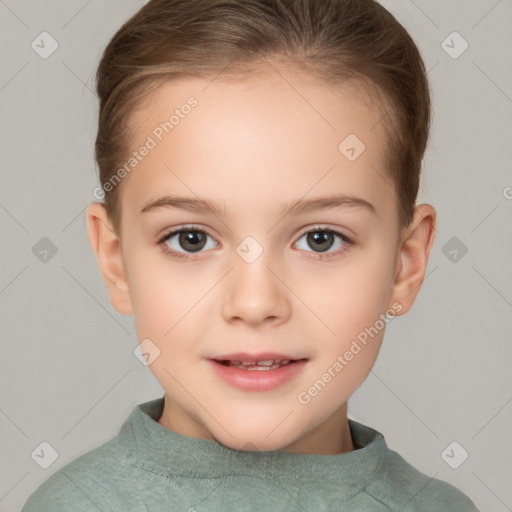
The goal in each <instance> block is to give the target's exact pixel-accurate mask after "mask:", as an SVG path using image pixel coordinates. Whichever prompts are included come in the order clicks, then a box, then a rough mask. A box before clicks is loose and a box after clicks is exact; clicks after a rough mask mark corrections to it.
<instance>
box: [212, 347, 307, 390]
mask: <svg viewBox="0 0 512 512" xmlns="http://www.w3.org/2000/svg"><path fill="white" fill-rule="evenodd" d="M207 360H208V362H209V363H210V368H211V369H212V370H213V372H214V375H216V376H217V377H219V378H220V379H221V380H222V381H223V382H224V383H226V384H228V385H229V386H230V387H234V388H237V389H239V390H242V391H260V392H261V391H271V390H273V389H276V388H279V387H280V386H283V385H285V384H286V383H287V382H289V381H292V380H293V379H295V378H297V377H298V376H299V375H300V374H301V373H302V371H303V370H304V368H305V367H306V364H307V362H308V359H307V358H303V357H302V358H301V357H297V356H292V355H289V354H276V353H275V352H261V353H258V354H247V353H237V354H223V355H219V356H215V357H210V358H208V359H207Z"/></svg>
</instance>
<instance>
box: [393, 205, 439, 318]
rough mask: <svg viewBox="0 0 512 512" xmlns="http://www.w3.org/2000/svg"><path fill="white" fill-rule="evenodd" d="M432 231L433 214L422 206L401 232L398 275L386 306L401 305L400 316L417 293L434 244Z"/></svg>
mask: <svg viewBox="0 0 512 512" xmlns="http://www.w3.org/2000/svg"><path fill="white" fill-rule="evenodd" d="M435 229H436V211H435V210H434V208H432V206H430V205H428V204H422V205H419V206H417V207H416V209H415V212H414V218H413V220H412V222H411V224H410V226H407V228H404V230H403V235H402V242H401V247H400V249H399V254H398V265H397V268H398V272H397V274H396V276H395V280H394V284H393V289H392V293H391V299H390V303H389V304H390V305H391V304H393V303H396V302H399V303H400V304H401V305H402V309H401V310H400V313H399V314H400V315H403V314H404V313H407V311H409V309H410V308H411V306H412V305H413V303H414V300H415V299H416V296H417V295H418V292H419V291H420V288H421V284H422V282H423V279H424V278H425V271H426V268H427V264H428V257H429V255H430V250H431V248H432V245H433V243H434V238H435Z"/></svg>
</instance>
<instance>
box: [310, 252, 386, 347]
mask: <svg viewBox="0 0 512 512" xmlns="http://www.w3.org/2000/svg"><path fill="white" fill-rule="evenodd" d="M393 262H394V259H393V254H392V252H391V251H390V250H389V247H387V248H384V247H382V246H380V247H379V246H377V245H375V247H373V249H372V250H365V251H362V250H360V251H357V253H353V254H352V255H351V256H350V258H346V259H345V261H341V262H340V264H339V266H338V267H337V268H336V269H334V266H333V267H330V268H329V267H328V266H326V267H324V269H323V270H322V271H316V272H315V275H314V276H312V275H311V273H304V274H303V275H305V276H307V277H303V278H302V279H303V283H304V289H303V292H302V293H303V294H307V297H309V298H310V300H311V309H312V310H313V311H314V312H315V313H317V314H318V316H319V317H320V318H321V319H322V320H323V321H324V322H325V324H326V325H327V326H328V327H329V328H330V331H334V335H333V333H332V332H331V334H330V335H331V337H332V338H333V340H334V336H336V338H337V339H338V340H339V341H340V342H341V343H342V344H343V343H345V342H346V341H347V340H349V339H352V338H353V337H355V336H357V335H358V334H359V332H361V330H364V329H365V328H366V327H369V326H371V325H373V324H374V323H375V322H376V321H377V320H378V319H379V318H380V315H381V313H385V311H386V309H387V305H388V300H389V295H390V292H391V286H392V275H393ZM313 284H314V286H313ZM306 288H307V290H308V291H306ZM326 335H327V336H329V331H328V330H326Z"/></svg>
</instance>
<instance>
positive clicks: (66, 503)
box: [21, 438, 126, 512]
mask: <svg viewBox="0 0 512 512" xmlns="http://www.w3.org/2000/svg"><path fill="white" fill-rule="evenodd" d="M123 466H126V462H125V461H124V457H123V453H122V450H121V447H120V446H118V440H117V438H113V439H111V440H109V441H107V442H106V443H104V444H102V445H101V446H98V447H97V448H94V449H93V450H91V451H89V452H87V453H85V454H83V455H81V456H80V457H78V458H76V459H75V460H73V461H71V462H70V463H68V464H67V465H65V466H63V467H62V468H60V469H58V470H57V471H56V472H55V473H53V474H52V475H51V476H50V477H49V478H48V479H47V480H45V481H44V482H43V483H42V484H41V485H40V486H39V487H38V488H37V489H36V490H35V491H34V492H33V493H32V494H31V495H30V497H29V498H28V500H27V501H26V502H25V504H24V506H23V508H22V511H21V512H36V511H37V512H50V511H51V512H64V511H66V512H68V511H73V512H93V511H94V512H98V511H99V510H101V511H105V512H107V511H112V510H113V509H112V506H111V503H109V500H108V498H107V493H106V489H107V488H108V487H109V484H110V486H111V482H109V480H111V479H112V476H113V475H119V472H120V471H121V472H122V468H123Z"/></svg>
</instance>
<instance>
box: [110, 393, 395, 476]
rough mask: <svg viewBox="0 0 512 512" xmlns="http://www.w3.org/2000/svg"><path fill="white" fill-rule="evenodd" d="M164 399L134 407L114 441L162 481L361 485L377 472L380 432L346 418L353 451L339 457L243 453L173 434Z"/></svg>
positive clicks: (381, 442) (382, 446)
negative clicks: (163, 420) (244, 478)
mask: <svg viewBox="0 0 512 512" xmlns="http://www.w3.org/2000/svg"><path fill="white" fill-rule="evenodd" d="M163 406H164V398H163V397H162V398H157V399H154V400H151V401H149V402H145V403H142V404H139V405H137V406H136V407H135V408H134V409H133V411H132V412H131V414H130V416H129V417H128V418H127V420H126V421H125V422H124V423H123V425H122V426H121V429H120V431H119V435H118V441H119V442H120V443H121V446H122V448H123V450H124V452H125V454H126V456H127V457H128V459H129V460H130V461H131V462H132V463H134V464H136V465H138V466H140V467H142V468H144V469H147V470H150V471H153V472H156V473H160V474H162V475H166V476H171V475H175V476H185V477H194V478H214V477H225V476H229V475H234V474H237V475H248V476H258V477H261V476H263V475H268V476H271V477H284V478H290V479H307V480H309V481H311V480H315V479H317V480H323V479H326V478H327V479H332V478H333V477H334V476H335V477H336V478H337V479H338V480H339V481H340V482H343V483H345V484H349V483H350V482H356V481H357V482H358V483H359V484H361V483H363V481H364V480H367V479H368V478H370V477H372V475H373V474H374V473H375V472H376V471H377V470H378V467H379V464H380V461H381V459H382V457H383V455H384V454H385V453H386V451H388V447H387V445H386V441H385V439H384V437H383V436H382V434H381V433H379V432H377V431H376V430H374V429H372V428H370V427H368V426H366V425H363V424H362V423H359V422H356V421H354V420H352V419H350V418H349V420H348V422H349V428H350V432H351V435H352V440H353V442H354V444H355V446H356V449H355V450H354V451H352V452H348V453H342V454H338V455H313V454H299V453H289V452H282V451H268V452H257V451H256V452H246V451H239V450H233V449H231V448H228V447H227V446H224V445H222V444H220V443H218V442H216V441H211V440H206V439H198V438H195V437H189V436H185V435H182V434H178V433H177V432H174V431H172V430H169V429H167V428H166V427H164V426H162V425H160V424H159V423H158V419H159V418H160V416H161V414H162V411H163Z"/></svg>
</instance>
